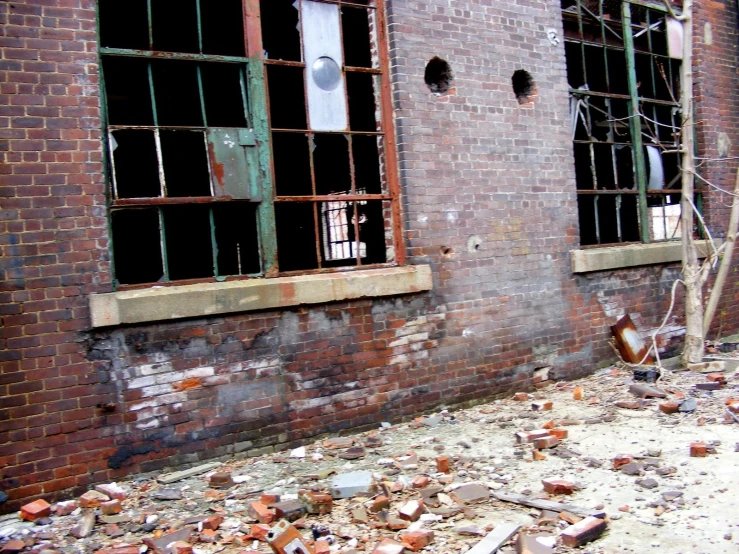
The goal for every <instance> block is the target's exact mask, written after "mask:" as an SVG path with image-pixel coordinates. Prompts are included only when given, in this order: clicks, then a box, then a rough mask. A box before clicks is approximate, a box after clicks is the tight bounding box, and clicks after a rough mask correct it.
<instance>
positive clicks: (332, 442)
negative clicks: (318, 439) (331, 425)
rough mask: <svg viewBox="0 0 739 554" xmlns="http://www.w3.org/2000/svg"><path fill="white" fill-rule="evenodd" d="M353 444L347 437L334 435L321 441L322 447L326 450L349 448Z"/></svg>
mask: <svg viewBox="0 0 739 554" xmlns="http://www.w3.org/2000/svg"><path fill="white" fill-rule="evenodd" d="M353 444H354V440H353V439H351V438H349V437H336V438H332V439H326V440H325V441H323V447H324V448H327V449H328V450H339V449H342V448H350V447H351V446H352V445H353Z"/></svg>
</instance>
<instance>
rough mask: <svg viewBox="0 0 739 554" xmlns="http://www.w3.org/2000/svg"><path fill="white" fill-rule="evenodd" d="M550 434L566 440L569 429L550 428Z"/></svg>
mask: <svg viewBox="0 0 739 554" xmlns="http://www.w3.org/2000/svg"><path fill="white" fill-rule="evenodd" d="M549 434H550V435H552V436H553V437H557V438H558V439H559V440H564V439H566V438H567V435H568V432H567V429H550V430H549Z"/></svg>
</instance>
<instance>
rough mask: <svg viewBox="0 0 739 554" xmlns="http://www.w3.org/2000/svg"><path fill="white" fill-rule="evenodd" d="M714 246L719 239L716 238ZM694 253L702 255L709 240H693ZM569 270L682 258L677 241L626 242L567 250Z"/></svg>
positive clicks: (717, 244) (622, 265) (647, 263)
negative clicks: (696, 249)
mask: <svg viewBox="0 0 739 554" xmlns="http://www.w3.org/2000/svg"><path fill="white" fill-rule="evenodd" d="M715 244H716V247H717V248H718V246H719V245H720V241H716V243H715ZM696 245H697V247H698V254H699V256H700V257H701V258H705V257H706V254H707V253H708V249H709V248H710V247H709V244H708V241H707V240H699V241H696ZM570 254H571V256H570V260H571V262H572V273H588V272H590V271H607V270H609V269H623V268H628V267H639V266H643V265H653V264H666V263H672V262H679V261H680V260H681V259H682V247H681V245H680V241H671V242H657V243H654V244H629V245H626V246H607V247H604V248H592V249H587V250H572V251H571V252H570Z"/></svg>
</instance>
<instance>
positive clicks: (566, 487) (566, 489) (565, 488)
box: [541, 479, 575, 494]
mask: <svg viewBox="0 0 739 554" xmlns="http://www.w3.org/2000/svg"><path fill="white" fill-rule="evenodd" d="M541 484H542V485H543V486H544V490H545V491H546V492H548V493H549V494H572V493H573V492H574V490H575V487H574V485H573V484H572V483H570V482H569V481H565V480H564V479H544V480H542V482H541Z"/></svg>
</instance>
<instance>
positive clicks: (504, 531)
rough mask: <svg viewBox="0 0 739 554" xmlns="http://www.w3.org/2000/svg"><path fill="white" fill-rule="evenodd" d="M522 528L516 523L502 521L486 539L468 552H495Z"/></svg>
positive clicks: (481, 553) (474, 553)
mask: <svg viewBox="0 0 739 554" xmlns="http://www.w3.org/2000/svg"><path fill="white" fill-rule="evenodd" d="M520 528H521V526H520V525H517V524H515V523H501V524H500V525H498V526H497V527H496V528H495V529H493V530H492V531H490V533H488V534H487V535H486V536H485V538H484V539H482V540H481V541H480V542H478V543H477V544H476V545H475V546H473V547H472V550H468V551H467V554H494V552H497V550H498V549H499V548H500V547H501V546H503V545H504V544H505V543H507V542H508V541H509V540H510V539H511V537H512V536H513V535H515V534H516V532H518V530H519V529H520Z"/></svg>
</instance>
